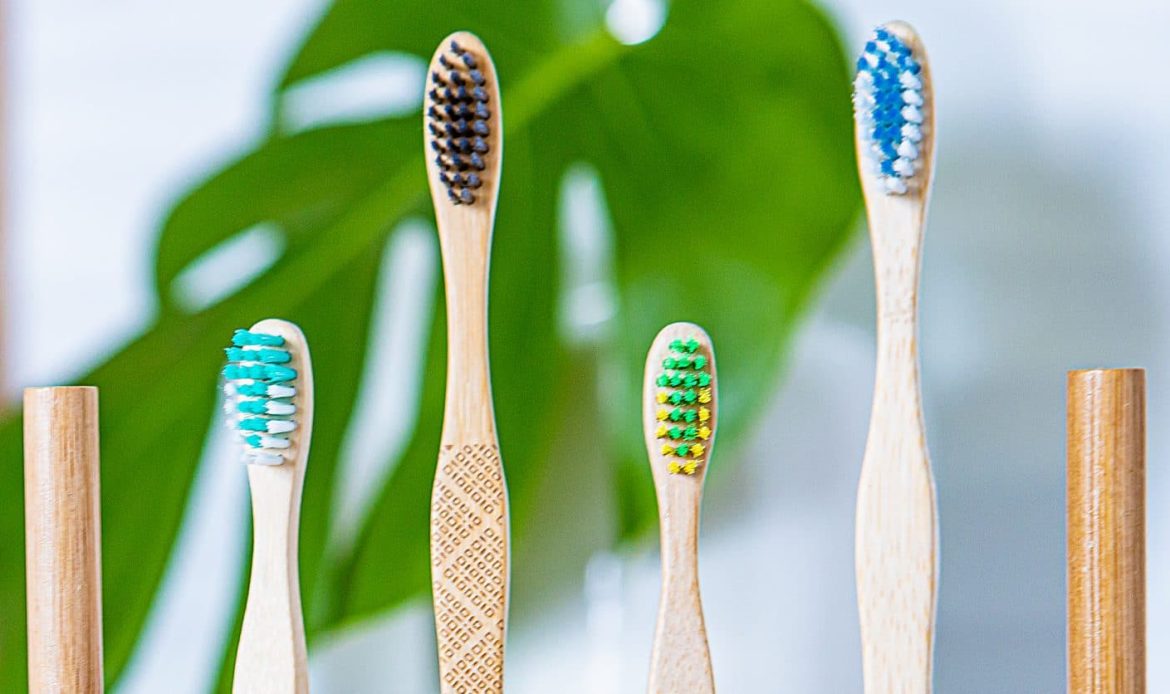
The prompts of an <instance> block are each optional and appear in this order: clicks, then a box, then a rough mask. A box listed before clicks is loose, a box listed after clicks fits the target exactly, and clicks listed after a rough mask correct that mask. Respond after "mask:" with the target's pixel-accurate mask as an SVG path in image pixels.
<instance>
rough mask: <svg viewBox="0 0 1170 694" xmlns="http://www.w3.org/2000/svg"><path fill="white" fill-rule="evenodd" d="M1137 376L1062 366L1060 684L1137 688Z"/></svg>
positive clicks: (1083, 690) (1122, 692) (1141, 559)
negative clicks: (1063, 620)
mask: <svg viewBox="0 0 1170 694" xmlns="http://www.w3.org/2000/svg"><path fill="white" fill-rule="evenodd" d="M1145 476H1146V377H1145V372H1144V371H1142V370H1141V369H1094V370H1089V371H1070V372H1069V374H1068V686H1069V689H1068V691H1069V692H1070V694H1142V693H1144V692H1145V691H1146V641H1145V638H1146V568H1145V567H1146V556H1145V543H1146V510H1145V495H1146V490H1145Z"/></svg>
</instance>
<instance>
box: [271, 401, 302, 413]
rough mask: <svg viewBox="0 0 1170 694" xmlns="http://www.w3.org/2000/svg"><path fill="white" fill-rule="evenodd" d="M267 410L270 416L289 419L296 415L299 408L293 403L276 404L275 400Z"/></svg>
mask: <svg viewBox="0 0 1170 694" xmlns="http://www.w3.org/2000/svg"><path fill="white" fill-rule="evenodd" d="M267 410H268V414H272V415H276V416H278V417H287V416H289V415H292V414H296V411H297V408H296V405H293V404H292V403H291V402H276V401H275V400H271V401H269V402H268V406H267Z"/></svg>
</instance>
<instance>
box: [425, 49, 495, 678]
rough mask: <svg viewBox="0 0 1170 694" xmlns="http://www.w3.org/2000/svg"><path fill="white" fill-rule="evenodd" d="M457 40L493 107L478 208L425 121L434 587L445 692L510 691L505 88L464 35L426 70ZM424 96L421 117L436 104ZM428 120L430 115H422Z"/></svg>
mask: <svg viewBox="0 0 1170 694" xmlns="http://www.w3.org/2000/svg"><path fill="white" fill-rule="evenodd" d="M451 41H456V42H458V44H459V45H460V46H461V47H462V48H463V49H464V50H466V51H468V52H469V53H471V54H472V55H473V56H474V57H475V60H476V64H477V67H478V69H479V70H480V71H481V72H482V73H483V75H484V77H485V79H486V83H485V88H486V89H487V91H488V94H489V97H490V101H489V106H490V108H491V119H490V121H489V123H490V126H491V134H490V135H488V136H487V137H486V138H485V140H486V141H487V143H488V145H489V151H488V152H487V153H486V154H485V155H484V160H485V164H486V168H485V170H484V171H483V172H482V176H483V180H484V183H483V185H482V187H481V188H479V189H477V191H476V194H477V200H476V201H475V203H474V204H470V205H467V204H463V205H456V204H453V203H452V202H451V200H450V199H449V198H448V195H447V191H446V189H445V188H444V186H443V185H442V184H441V183H440V182H439V178H438V177H439V172H440V170H439V167H438V165H437V164H436V162H435V161H434V156H435V153H434V152H433V151H432V150H431V148H430V141H431V139H432V137H431V135H430V134H429V133H428V132H427V130H426V125H425V120H424V134H423V140H424V142H425V143H426V149H427V174H428V180H429V182H430V187H431V195H432V200H433V202H434V206H435V218H436V223H437V225H438V231H439V246H440V249H441V252H442V258H443V277H444V282H445V288H446V299H447V340H448V342H447V394H446V401H445V410H444V417H443V433H442V443H441V447H440V450H439V459H438V465H437V469H436V472H435V483H434V488H433V492H432V496H431V588H432V597H433V601H434V610H435V632H436V636H437V639H438V652H439V678H440V687H441V690H442V692H443V693H444V694H449V693H456V692H457V693H459V694H493V693H498V692H502V691H503V688H504V645H505V641H506V633H507V615H508V572H509V547H508V544H509V534H508V533H509V530H508V495H507V486H506V483H505V479H504V468H503V465H502V462H501V460H500V454H499V443H498V441H497V437H496V425H495V413H494V409H493V405H492V390H491V375H490V371H489V366H488V340H487V291H488V267H489V261H490V255H491V241H492V226H493V223H494V219H495V212H496V202H497V198H498V193H499V182H500V170H501V159H502V149H503V138H502V136H501V128H502V113H501V109H500V100H499V93H500V90H499V85H498V83H497V80H496V71H495V67H494V65H493V64H492V61H491V57H490V56H489V55H488V52H487V49H486V48H485V47H484V45H483V43H482V42H480V40H479V39H478V38H477V37H475V36H474V35H472V34H469V33H467V32H458V33H455V34H452V35H451V36H449V37H447V38H446V39H444V40H443V42H442V43H441V44H440V46H439V49H438V50H437V51H436V52H435V56H434V58H433V59H432V61H431V65H430V71H431V72H436V71H442V72H443V74H446V69H445V68H444V67H443V66H442V65H441V64H440V62H439V58H440V56H441V55H443V54H444V53H445V52H446V51H447V50H448V46H449V44H450V43H451ZM435 105H436V104H435V102H434V100H433V99H432V98H431V97H430V96H429V95H428V96H427V98H426V103H425V104H424V110H426V109H428V108H430V107H431V106H435ZM424 118H425V116H424Z"/></svg>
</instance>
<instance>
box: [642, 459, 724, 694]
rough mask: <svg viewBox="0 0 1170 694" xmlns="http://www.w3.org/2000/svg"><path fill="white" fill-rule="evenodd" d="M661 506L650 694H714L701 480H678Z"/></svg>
mask: <svg viewBox="0 0 1170 694" xmlns="http://www.w3.org/2000/svg"><path fill="white" fill-rule="evenodd" d="M669 481H670V482H671V483H672V484H671V486H672V487H673V489H672V490H670V491H668V492H667V494H668V495H669V496H670V497H671V498H669V499H664V500H663V501H662V502H661V503H663V505H664V506H667V507H668V508H669V509H670V510H669V512H668V513H665V514H662V515H661V518H662V521H661V522H662V524H663V528H662V597H661V599H660V600H659V603H658V627H657V629H656V630H655V633H654V651H653V653H652V654H651V659H650V685H649V688H648V691H649V693H650V694H711V693H713V692H714V691H715V675H714V672H713V669H712V667H711V650H710V648H709V647H708V645H707V627H706V624H705V622H704V620H703V602H702V598H701V597H700V593H699V563H698V557H699V554H698V544H699V494H698V493H697V492H695V491H693V488H695V487H697V486H698V480H695V479H694V478H691V477H684V476H678V475H676V476H674V478H673V479H671V480H669Z"/></svg>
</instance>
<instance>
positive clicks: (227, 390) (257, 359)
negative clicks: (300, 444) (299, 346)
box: [223, 330, 297, 465]
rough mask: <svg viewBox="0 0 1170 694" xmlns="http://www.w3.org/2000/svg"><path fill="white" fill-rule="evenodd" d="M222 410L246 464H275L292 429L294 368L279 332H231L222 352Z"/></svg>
mask: <svg viewBox="0 0 1170 694" xmlns="http://www.w3.org/2000/svg"><path fill="white" fill-rule="evenodd" d="M224 351H225V353H226V354H227V358H228V364H227V366H225V367H224V369H223V377H224V395H225V397H226V401H225V407H224V409H225V410H226V412H227V416H228V423H229V425H230V426H231V427H232V428H234V429H235V430H236V431H237V432H238V433H239V435H240V439H241V441H242V442H243V445H244V448H245V450H246V454H245V456H244V458H245V462H246V463H248V464H251V465H280V464H282V463H284V454H283V453H282V451H284V450H285V449H287V448H289V447H290V446H291V442H290V440H289V434H291V433H292V432H294V431H295V430H296V420H295V415H296V411H297V410H296V405H294V404H293V402H292V398H293V397H294V396H295V395H296V394H297V390H296V386H295V385H294V384H295V381H296V378H297V372H296V369H295V368H294V366H290V365H289V364H291V363H292V361H293V357H292V353H291V352H289V351H288V350H287V349H285V342H284V338H283V337H281V336H280V335H270V334H267V333H257V332H249V331H247V330H237V331H236V332H235V334H234V335H233V336H232V346H231V347H228V348H227V349H225V350H224Z"/></svg>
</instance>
